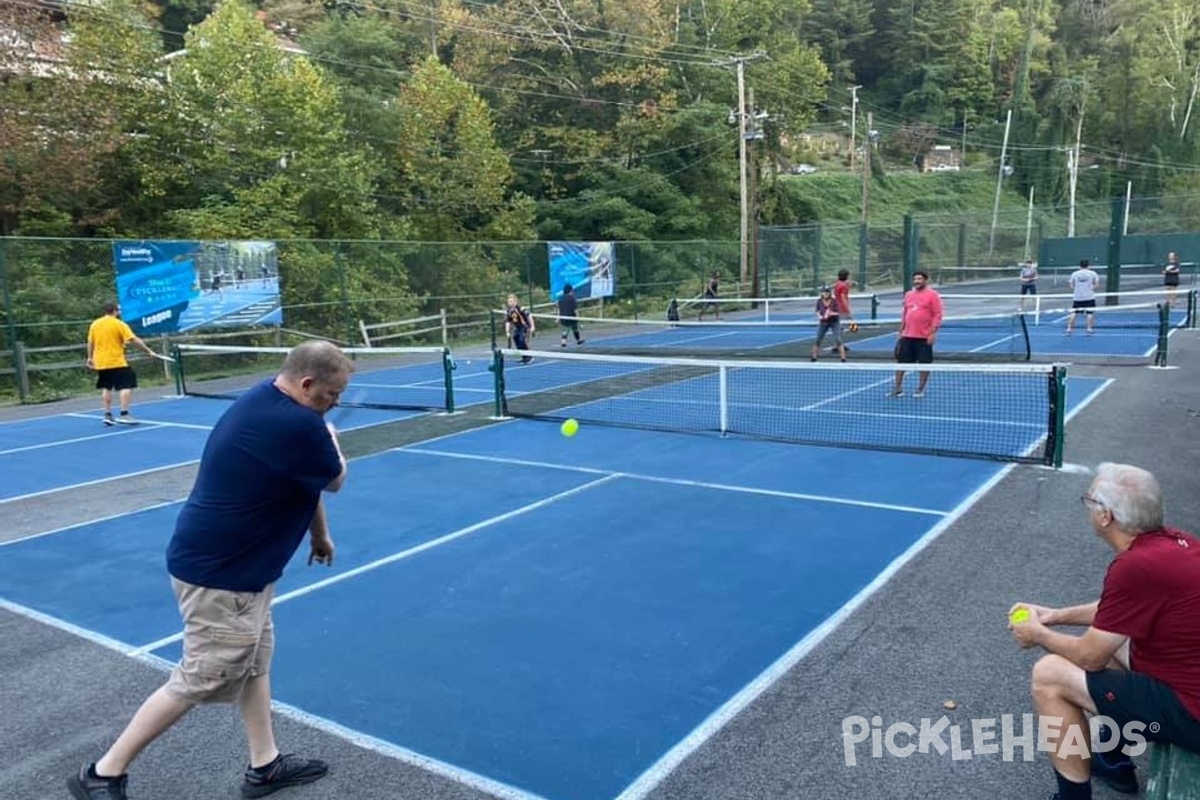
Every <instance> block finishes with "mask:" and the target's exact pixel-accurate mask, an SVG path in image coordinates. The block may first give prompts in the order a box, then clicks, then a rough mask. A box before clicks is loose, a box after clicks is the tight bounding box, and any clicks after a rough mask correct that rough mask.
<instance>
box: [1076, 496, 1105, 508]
mask: <svg viewBox="0 0 1200 800" xmlns="http://www.w3.org/2000/svg"><path fill="white" fill-rule="evenodd" d="M1079 502H1081V503H1083V505H1084V507H1086V508H1105V505H1104V503H1101V502H1100V501H1099V500H1097V499H1096V498H1094V497H1092V496H1091V495H1090V494H1085V495H1082V496H1081V497H1080V498H1079Z"/></svg>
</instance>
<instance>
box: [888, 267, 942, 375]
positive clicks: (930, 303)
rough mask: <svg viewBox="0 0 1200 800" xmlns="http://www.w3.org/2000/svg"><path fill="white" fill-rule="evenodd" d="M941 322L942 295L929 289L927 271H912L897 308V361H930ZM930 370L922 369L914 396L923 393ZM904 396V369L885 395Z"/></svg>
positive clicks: (927, 362) (930, 362) (909, 362)
mask: <svg viewBox="0 0 1200 800" xmlns="http://www.w3.org/2000/svg"><path fill="white" fill-rule="evenodd" d="M941 324H942V296H941V295H939V294H938V293H937V292H936V291H934V290H933V289H930V288H929V274H928V273H926V272H916V273H913V288H912V289H910V290H909V291H908V292H907V293H906V294H905V295H904V308H903V309H902V310H901V311H900V339H899V340H898V341H897V342H896V361H898V362H899V363H901V364H932V363H933V343H934V341H936V340H937V332H938V328H939V327H941ZM928 382H929V373H928V372H922V373H921V379H920V382H919V383H918V384H917V393H916V394H915V395H914V397H924V396H925V384H926V383H928ZM903 396H904V370H899V371H897V372H896V385H895V387H894V388H893V389H892V391H891V392H890V393H889V394H888V397H903Z"/></svg>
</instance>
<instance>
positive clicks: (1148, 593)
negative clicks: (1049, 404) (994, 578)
mask: <svg viewBox="0 0 1200 800" xmlns="http://www.w3.org/2000/svg"><path fill="white" fill-rule="evenodd" d="M1081 499H1082V500H1083V504H1084V506H1085V507H1086V508H1087V512H1088V515H1089V517H1090V519H1091V523H1092V528H1093V529H1094V530H1095V531H1096V533H1097V535H1099V536H1100V538H1101V539H1103V540H1104V541H1105V542H1107V543H1108V544H1109V545H1110V546H1111V547H1112V548H1113V549H1114V550H1115V551H1116V552H1117V555H1116V557H1115V558H1114V559H1113V560H1112V563H1111V564H1109V567H1108V572H1107V574H1106V575H1105V576H1104V586H1103V589H1102V590H1101V593H1100V600H1099V601H1097V602H1095V603H1089V604H1087V605H1082V606H1074V607H1071V608H1045V607H1043V606H1037V605H1031V604H1029V603H1018V604H1016V605H1015V606H1014V607H1013V609H1014V610H1016V609H1017V608H1026V609H1029V612H1030V615H1029V619H1028V620H1027V621H1023V622H1015V623H1013V624H1012V625H1011V627H1012V631H1013V636H1014V637H1015V638H1016V640H1017V642H1018V644H1020V645H1021V647H1023V648H1028V647H1033V646H1034V645H1037V646H1039V647H1041V648H1043V649H1045V650H1047V651H1048V652H1049V653H1050V654H1051V655H1046V656H1043V657H1042V658H1041V659H1039V660H1038V662H1037V664H1035V665H1034V668H1033V702H1034V707H1035V708H1036V710H1037V712H1038V714H1039V715H1041V717H1042V721H1043V722H1046V721H1047V718H1055V717H1057V718H1058V720H1049V722H1050V733H1049V734H1048V736H1047V739H1048V741H1047V742H1046V743H1045V744H1046V745H1047V746H1049V747H1051V748H1053V755H1052V763H1053V765H1054V771H1055V777H1056V778H1057V779H1058V794H1057V795H1055V796H1056V797H1058V798H1059V800H1076V799H1077V798H1082V799H1084V800H1086V798H1090V797H1091V796H1092V786H1091V777H1092V776H1093V775H1095V776H1096V777H1097V778H1100V779H1101V780H1103V781H1104V782H1105V783H1107V784H1109V785H1110V786H1112V787H1113V788H1115V789H1118V790H1119V791H1123V792H1130V793H1132V792H1136V791H1137V778H1136V776H1135V775H1134V772H1133V763H1132V761H1130V759H1129V755H1130V752H1129V751H1130V750H1131V749H1133V748H1131V745H1133V746H1134V747H1136V746H1138V745H1140V744H1141V743H1142V740H1149V741H1160V742H1170V743H1171V744H1175V745H1178V746H1180V747H1183V748H1185V749H1188V750H1191V751H1193V752H1200V539H1197V538H1195V537H1193V536H1192V535H1190V534H1187V533H1183V532H1181V531H1177V530H1173V529H1171V528H1166V527H1164V526H1163V499H1162V490H1161V489H1160V488H1159V485H1158V481H1157V480H1156V479H1155V478H1154V476H1153V475H1151V474H1150V473H1149V472H1147V471H1145V470H1143V469H1139V468H1138V467H1133V466H1129V465H1126V464H1101V465H1100V467H1099V468H1098V469H1097V471H1096V478H1095V480H1094V481H1093V482H1092V485H1091V487H1090V488H1089V489H1088V491H1087V492H1086V493H1085V494H1084V495H1083V497H1082V498H1081ZM1055 625H1077V626H1088V628H1087V630H1086V631H1085V632H1084V633H1083V634H1082V635H1081V636H1074V635H1071V634H1068V633H1061V632H1058V631H1055V630H1052V626H1055ZM1086 714H1093V715H1099V716H1100V717H1101V718H1107V720H1108V721H1110V722H1111V723H1112V724H1113V725H1115V726H1116V727H1117V728H1118V730H1116V731H1112V730H1111V728H1110V731H1109V736H1107V737H1106V736H1104V733H1103V731H1101V737H1100V738H1101V741H1100V742H1098V743H1097V746H1096V747H1095V749H1094V752H1090V753H1089V752H1088V749H1089V747H1092V745H1091V742H1092V738H1091V736H1090V735H1089V732H1088V722H1087V718H1086V716H1085V715H1086ZM1072 726H1078V727H1076V729H1075V730H1074V731H1071V730H1070V729H1071V727H1072ZM1105 727H1107V726H1105ZM1122 734H1124V735H1125V741H1126V742H1128V743H1127V744H1123V743H1121V742H1120V740H1118V741H1116V742H1114V741H1113V739H1112V738H1111V737H1113V736H1116V737H1120V736H1121V735H1122ZM1080 742H1082V743H1083V744H1084V746H1083V747H1082V748H1080V747H1079V743H1080ZM1081 749H1082V752H1080V750H1081ZM1135 754H1136V753H1135Z"/></svg>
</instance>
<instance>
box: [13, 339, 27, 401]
mask: <svg viewBox="0 0 1200 800" xmlns="http://www.w3.org/2000/svg"><path fill="white" fill-rule="evenodd" d="M12 355H13V371H14V372H15V373H16V376H17V397H19V398H20V399H21V402H22V403H27V402H29V361H28V359H27V358H26V356H25V343H24V342H22V341H21V340H20V339H14V340H13V343H12Z"/></svg>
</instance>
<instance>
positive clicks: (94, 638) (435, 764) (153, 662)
mask: <svg viewBox="0 0 1200 800" xmlns="http://www.w3.org/2000/svg"><path fill="white" fill-rule="evenodd" d="M0 609H3V610H5V611H9V612H11V613H13V614H16V615H18V616H21V617H25V618H26V619H30V620H33V621H34V622H38V623H40V624H42V625H46V626H48V627H51V628H56V629H58V630H61V631H65V632H66V633H69V634H72V635H74V636H78V637H79V638H81V639H84V640H85V641H88V642H91V643H93V644H97V645H100V646H101V647H104V648H106V649H108V650H113V651H115V652H117V653H120V654H121V655H123V656H127V657H129V658H131V659H133V660H134V661H138V662H140V663H142V664H145V665H146V666H149V667H152V668H153V669H156V670H158V671H159V672H170V671H171V670H172V669H173V668H174V666H175V665H174V664H172V663H171V662H169V661H167V660H166V659H164V658H161V657H160V656H156V655H152V654H149V653H139V652H138V650H137V649H135V648H133V647H131V646H130V645H127V644H125V643H123V642H118V641H117V640H115V639H111V638H109V637H107V636H105V635H103V634H100V633H96V632H95V631H91V630H88V629H87V628H81V627H79V626H78V625H73V624H71V623H70V622H66V621H65V620H61V619H58V618H57V617H52V616H49V615H48V614H43V613H42V612H40V611H35V610H34V609H32V608H29V607H27V606H23V605H20V604H18V603H13V602H11V601H9V600H5V599H3V598H0ZM271 708H272V710H273V711H274V712H275V713H277V714H279V715H280V716H283V717H287V718H289V719H292V720H294V721H296V722H298V723H300V724H302V725H308V726H309V727H311V728H315V729H316V730H319V731H321V732H322V733H326V734H329V735H330V736H334V737H337V738H339V739H342V740H343V741H346V742H349V743H350V744H353V745H357V746H359V747H362V748H363V749H365V750H370V751H371V752H373V753H378V754H379V755H382V756H386V757H388V758H393V759H395V760H397V761H400V762H401V763H404V764H409V765H411V766H414V767H417V768H419V769H423V770H426V771H428V772H431V773H433V774H435V775H439V776H441V777H443V778H446V779H447V780H451V781H454V782H455V783H460V784H462V785H464V786H467V787H469V788H471V789H476V790H478V791H480V792H484V793H486V794H489V795H491V796H494V797H497V798H500V800H547V799H546V798H544V797H542V796H541V795H536V794H533V793H531V792H527V791H524V790H522V789H518V788H516V787H514V786H510V785H508V784H506V783H502V782H500V781H497V780H493V779H492V778H487V777H484V776H482V775H479V774H478V773H476V772H472V771H471V770H468V769H463V768H462V767H456V766H454V765H453V764H448V763H446V762H445V761H439V760H438V759H436V758H431V757H430V756H425V755H421V754H420V753H418V752H416V751H415V750H409V749H408V748H406V747H400V746H399V745H395V744H392V743H391V742H387V741H384V740H382V739H377V738H375V737H373V736H368V735H366V734H364V733H359V732H358V731H355V730H353V729H351V728H347V727H345V726H343V725H339V724H337V723H336V722H332V721H331V720H328V719H325V718H324V717H319V716H317V715H315V714H310V713H308V712H307V711H302V710H300V709H299V708H296V707H295V706H291V705H288V704H287V703H281V702H278V701H272V703H271Z"/></svg>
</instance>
